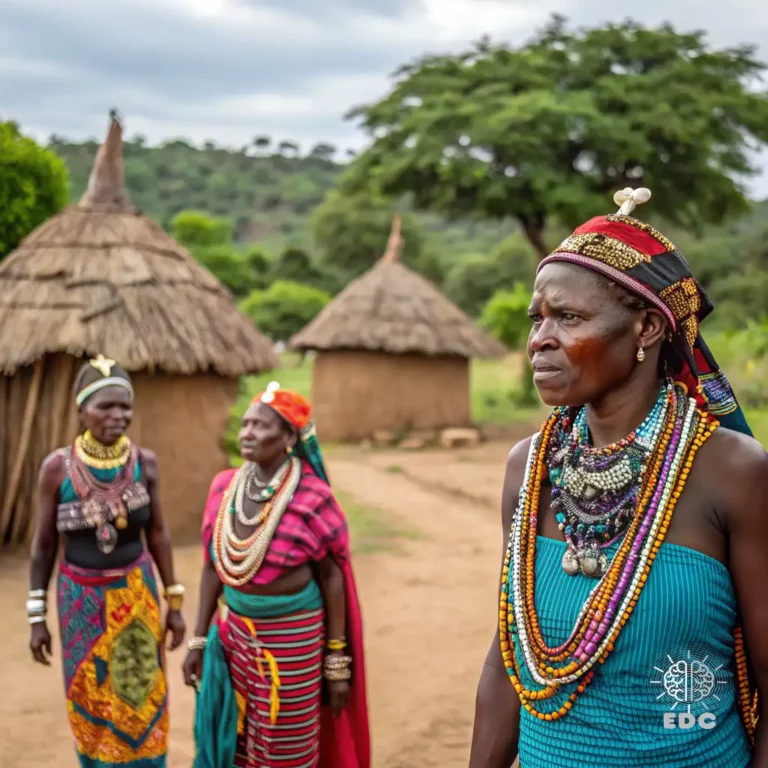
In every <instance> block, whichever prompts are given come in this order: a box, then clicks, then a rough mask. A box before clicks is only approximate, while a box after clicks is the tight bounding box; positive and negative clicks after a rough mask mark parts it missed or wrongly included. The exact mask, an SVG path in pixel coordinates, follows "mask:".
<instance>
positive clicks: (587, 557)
mask: <svg viewBox="0 0 768 768" xmlns="http://www.w3.org/2000/svg"><path fill="white" fill-rule="evenodd" d="M578 557H579V565H580V566H581V572H582V573H583V574H584V575H585V576H589V577H590V578H592V579H600V578H602V576H603V574H604V573H605V572H606V570H607V569H608V558H607V557H606V556H605V555H604V554H603V553H602V552H601V551H600V550H599V549H587V550H585V551H583V552H579V553H578Z"/></svg>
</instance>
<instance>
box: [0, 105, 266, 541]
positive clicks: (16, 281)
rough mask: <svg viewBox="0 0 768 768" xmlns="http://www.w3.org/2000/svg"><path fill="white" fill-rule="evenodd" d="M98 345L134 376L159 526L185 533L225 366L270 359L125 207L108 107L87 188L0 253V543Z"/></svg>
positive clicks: (228, 391)
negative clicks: (156, 467)
mask: <svg viewBox="0 0 768 768" xmlns="http://www.w3.org/2000/svg"><path fill="white" fill-rule="evenodd" d="M99 353H103V354H104V355H106V356H107V357H109V358H112V359H114V360H116V361H117V362H118V363H119V364H120V365H122V366H123V367H124V368H125V369H126V370H128V371H131V372H132V375H133V376H134V385H135V389H136V410H135V416H134V422H133V425H132V427H131V430H130V432H131V436H132V437H133V439H134V440H135V441H136V442H137V443H139V444H141V445H144V446H147V447H149V448H151V449H153V450H154V451H155V452H156V453H157V454H158V459H159V464H160V471H161V488H160V491H161V498H162V502H163V507H164V510H165V514H166V516H167V518H168V520H169V523H170V527H171V530H172V531H173V532H174V533H176V534H183V533H190V532H192V531H196V530H197V529H198V526H199V521H200V515H201V511H202V508H203V505H204V502H205V497H206V492H207V489H208V485H209V483H210V481H211V478H212V477H213V476H214V474H215V473H216V472H218V471H220V470H221V469H223V468H225V467H226V466H227V456H226V454H225V451H224V449H223V445H222V440H223V437H224V433H225V430H226V426H227V422H228V417H229V410H230V407H231V404H232V402H233V400H234V399H235V397H236V395H237V388H238V377H239V376H241V375H243V374H247V373H256V372H261V371H264V370H268V369H270V368H272V367H274V366H275V365H277V360H276V357H275V355H274V353H273V351H272V346H271V343H270V342H269V340H268V339H267V338H266V337H265V336H263V335H262V334H261V333H260V332H259V331H258V330H257V329H256V327H255V326H254V325H253V323H252V322H251V321H250V320H249V319H248V318H246V317H245V316H244V315H242V314H241V313H240V312H239V311H238V309H237V308H236V307H235V305H234V303H233V301H232V298H231V296H230V294H229V293H228V291H227V290H226V289H225V288H224V287H223V286H222V285H221V284H220V283H219V282H218V280H216V278H215V277H214V276H213V275H211V274H210V273H209V272H208V271H207V270H205V269H204V268H203V267H201V266H200V265H199V264H197V263H196V262H195V261H194V260H193V259H192V257H191V256H190V255H189V254H188V253H187V252H186V251H185V250H184V249H183V248H182V247H180V246H179V245H178V244H177V243H176V242H175V241H174V240H173V239H172V238H171V237H170V236H169V235H167V234H166V233H165V232H164V231H163V230H162V228H161V227H159V226H158V225H157V224H155V223H154V222H153V221H151V220H150V219H148V218H146V217H145V216H142V215H141V214H140V213H139V212H138V211H137V210H135V209H134V208H133V206H132V205H131V203H130V201H129V199H128V195H127V193H126V190H125V186H124V180H123V147H122V128H121V125H120V123H119V121H118V120H117V118H116V117H114V116H113V117H112V119H111V124H110V127H109V132H108V135H107V139H106V141H105V143H104V144H103V145H102V146H101V148H100V149H99V152H98V154H97V155H96V160H95V163H94V167H93V171H92V173H91V177H90V180H89V183H88V188H87V190H86V192H85V194H84V195H83V197H82V199H81V200H80V202H79V203H78V204H76V205H73V206H70V207H69V208H66V209H65V210H64V211H62V212H60V213H59V214H57V215H56V216H54V217H53V218H51V219H49V220H48V221H47V222H45V223H44V224H43V225H41V226H40V227H38V228H37V229H36V230H35V231H34V232H32V234H30V235H29V236H28V237H27V238H26V239H25V240H24V241H23V242H22V243H21V244H20V245H19V247H18V248H17V249H16V250H15V251H13V252H12V253H11V254H9V255H8V257H6V259H5V260H4V261H3V262H2V263H0V374H2V375H0V546H2V545H3V544H5V545H11V546H12V545H18V544H24V543H27V542H28V541H29V539H30V537H31V534H32V531H33V528H34V515H35V506H36V499H35V495H36V494H35V486H36V478H37V472H38V470H39V468H40V463H41V462H42V460H43V459H44V457H45V456H46V455H47V454H48V453H49V452H50V451H51V450H53V449H54V448H56V447H57V446H61V445H66V444H67V443H68V442H70V441H71V440H72V439H73V437H74V435H75V433H76V430H77V410H76V408H75V405H74V402H73V393H72V388H73V385H74V377H75V375H76V372H77V369H78V367H79V366H80V364H81V363H82V361H83V359H87V358H89V357H94V356H95V355H97V354H99Z"/></svg>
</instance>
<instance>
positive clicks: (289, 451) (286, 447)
mask: <svg viewBox="0 0 768 768" xmlns="http://www.w3.org/2000/svg"><path fill="white" fill-rule="evenodd" d="M292 451H293V448H291V446H290V445H286V446H285V452H286V453H287V454H288V455H289V456H290V455H291V452H292Z"/></svg>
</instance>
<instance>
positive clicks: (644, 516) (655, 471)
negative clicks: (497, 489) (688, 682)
mask: <svg viewBox="0 0 768 768" xmlns="http://www.w3.org/2000/svg"><path fill="white" fill-rule="evenodd" d="M665 392H666V402H667V405H666V408H665V410H664V413H665V417H664V419H663V422H662V423H661V427H660V435H659V437H658V439H657V440H656V447H655V450H653V451H652V452H651V453H650V455H649V456H648V460H647V464H646V471H645V473H644V474H643V478H642V483H641V486H640V490H639V493H638V496H637V501H636V504H635V509H634V514H633V516H632V519H631V521H630V522H629V525H628V527H627V530H626V533H625V535H624V539H623V541H622V543H621V545H620V546H619V549H618V551H617V552H616V554H615V556H614V557H613V560H612V561H611V563H610V564H609V565H608V567H607V570H606V571H605V573H604V574H603V575H602V577H601V578H600V580H599V582H598V583H597V584H596V586H595V588H594V589H593V590H592V592H591V593H590V595H589V597H588V598H587V601H586V602H585V604H584V606H583V607H582V610H581V612H580V614H579V617H578V619H577V620H576V624H575V626H574V628H573V631H572V633H571V636H570V637H569V638H568V640H566V641H565V643H563V644H562V645H559V646H557V647H550V646H548V645H547V644H546V642H545V640H544V637H543V635H542V631H541V627H540V624H539V619H538V615H537V613H536V600H535V591H536V590H535V564H536V537H537V527H538V513H539V500H540V494H541V488H542V483H543V481H544V478H545V477H546V475H547V467H546V463H547V457H548V456H550V455H552V454H553V448H555V446H553V439H554V440H556V439H557V436H559V435H562V434H564V433H565V434H568V432H569V430H570V427H569V428H568V429H567V430H565V431H564V430H563V424H562V422H563V420H564V419H565V418H566V417H567V415H568V412H567V410H565V409H557V410H555V411H554V413H553V414H552V416H550V418H549V419H548V420H547V422H546V423H545V424H544V426H543V428H542V430H541V432H540V433H539V434H538V435H537V436H536V437H535V439H534V440H533V441H532V444H531V450H530V453H529V457H528V464H527V467H526V473H525V480H524V483H523V487H522V489H521V491H520V498H519V503H518V508H517V513H516V515H515V518H514V522H513V525H512V529H511V532H510V537H509V544H508V547H507V552H506V556H505V559H504V565H503V568H502V584H501V602H500V605H499V638H500V642H501V651H502V656H503V659H504V664H505V666H506V668H507V673H508V674H509V677H510V680H511V682H512V685H513V686H514V687H515V690H516V692H517V694H518V696H519V697H520V701H521V703H522V705H523V707H524V708H525V709H526V711H528V712H529V713H530V714H531V715H533V716H535V717H537V718H539V719H541V720H547V721H551V720H558V719H559V718H561V717H564V716H565V715H567V714H568V712H569V711H570V709H571V708H572V707H573V705H574V703H575V702H576V700H577V699H578V697H579V696H580V695H581V694H582V693H584V691H585V690H586V688H587V686H588V685H589V683H590V682H591V681H592V679H593V677H594V674H595V673H594V670H593V667H594V666H595V665H596V664H597V663H600V664H602V663H604V662H605V661H606V659H607V658H608V656H609V655H610V653H611V652H612V651H613V650H614V647H615V643H616V641H617V639H618V637H619V635H620V633H621V630H622V628H623V627H624V625H625V624H626V622H627V621H628V620H629V618H630V616H631V615H632V611H633V610H634V608H635V606H636V605H637V601H638V599H639V598H640V594H641V592H642V589H643V586H644V585H645V583H646V581H647V579H648V574H649V573H650V569H651V565H652V564H653V561H654V559H655V557H656V555H657V554H658V551H659V549H660V548H661V545H662V544H663V542H664V539H665V537H666V534H667V530H668V528H669V523H670V520H671V518H672V513H673V512H674V509H675V506H676V504H677V501H678V499H679V498H680V494H681V492H682V490H683V488H684V487H685V483H686V482H687V480H688V476H689V474H690V471H691V467H692V466H693V460H694V457H695V455H696V452H697V451H698V449H699V448H700V447H701V446H702V445H703V444H704V443H705V442H706V440H707V439H709V437H710V436H711V435H712V433H713V432H714V431H715V429H716V428H717V426H718V422H716V421H715V420H713V419H712V418H711V417H710V416H709V415H708V414H705V413H703V412H701V411H699V410H698V409H697V408H696V403H695V401H694V400H693V399H690V398H688V397H687V396H686V395H684V394H683V392H682V391H681V390H679V389H677V388H675V387H668V388H666V390H665ZM650 434H651V436H652V435H653V434H654V431H653V430H651V432H650ZM633 442H637V435H635V438H634V441H633ZM560 447H562V446H556V448H555V450H557V449H559V448H560ZM517 653H519V654H520V655H521V656H522V659H523V662H524V664H525V667H526V670H527V672H528V675H529V676H530V677H531V678H532V679H533V680H534V682H535V684H536V685H537V686H538V687H537V688H534V689H528V688H526V687H525V686H524V685H523V683H522V682H521V675H520V665H519V661H518V658H517ZM571 684H575V689H573V690H570V689H569V690H564V688H565V687H566V686H570V685H571ZM552 699H556V701H553V702H552V704H551V705H549V706H545V707H542V706H541V705H540V703H539V702H542V701H547V700H552Z"/></svg>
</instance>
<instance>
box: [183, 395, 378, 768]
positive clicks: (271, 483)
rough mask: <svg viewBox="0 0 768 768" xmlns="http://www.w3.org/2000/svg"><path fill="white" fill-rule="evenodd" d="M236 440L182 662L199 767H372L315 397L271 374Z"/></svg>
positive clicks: (351, 601) (341, 542) (354, 613)
mask: <svg viewBox="0 0 768 768" xmlns="http://www.w3.org/2000/svg"><path fill="white" fill-rule="evenodd" d="M239 440H240V449H241V454H242V456H243V458H244V459H245V463H244V465H243V466H242V467H241V468H240V469H239V470H228V471H226V472H222V473H221V474H219V475H218V476H217V477H216V478H215V479H214V481H213V484H212V485H211V491H210V495H209V498H208V503H207V505H206V509H205V514H204V520H203V551H204V558H205V565H204V567H203V574H202V583H201V588H200V605H199V610H198V617H197V623H196V626H195V637H193V638H192V639H191V640H190V641H189V643H188V647H189V653H188V655H187V658H186V661H185V662H184V676H185V680H186V682H187V684H188V685H193V686H195V687H196V688H197V689H198V692H199V693H198V701H197V716H196V723H195V740H196V743H197V756H196V759H195V767H196V768H232V766H233V765H234V766H237V767H238V768H257V766H258V768H278V767H279V768H315V767H316V766H323V767H324V768H368V766H369V765H370V746H369V735H368V717H367V709H366V700H365V668H364V663H363V646H362V627H361V619H360V611H359V607H358V601H357V593H356V590H355V582H354V578H353V575H352V569H351V564H350V553H349V533H348V529H347V521H346V519H345V517H344V513H343V512H342V511H341V509H340V508H339V506H338V504H337V502H336V499H335V498H334V496H333V493H332V491H331V489H330V487H329V485H328V478H327V474H326V471H325V466H324V464H323V460H322V457H321V455H320V449H319V445H318V443H317V439H316V437H315V434H314V428H313V425H312V422H311V421H310V405H309V403H308V402H307V401H306V400H305V399H304V398H303V397H301V395H298V394H297V393H295V392H291V391H289V390H284V389H280V387H279V385H278V384H277V383H273V384H270V386H269V387H268V388H267V390H266V391H265V392H263V393H261V394H260V395H258V396H257V397H255V398H254V400H253V402H252V404H251V406H250V407H249V408H248V410H247V411H246V413H245V415H244V416H243V420H242V427H241V429H240V435H239ZM220 597H221V598H222V599H221V601H220V603H221V605H220V608H219V612H218V617H217V619H216V620H215V621H214V622H213V624H212V626H211V619H212V618H213V616H214V612H215V611H216V607H217V602H218V601H219V600H220ZM209 628H210V629H209Z"/></svg>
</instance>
